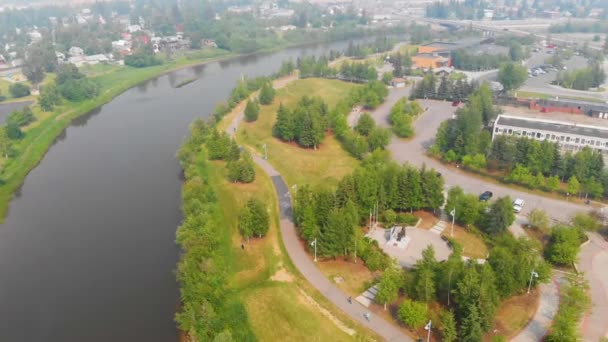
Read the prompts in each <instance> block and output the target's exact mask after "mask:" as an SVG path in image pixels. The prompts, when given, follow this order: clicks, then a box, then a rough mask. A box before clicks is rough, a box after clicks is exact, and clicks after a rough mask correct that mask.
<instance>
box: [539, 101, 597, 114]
mask: <svg viewBox="0 0 608 342" xmlns="http://www.w3.org/2000/svg"><path fill="white" fill-rule="evenodd" d="M536 103H537V104H539V105H541V106H556V107H557V106H563V107H576V108H579V109H581V110H592V111H597V112H608V104H604V103H599V102H588V101H581V100H571V99H559V100H555V99H539V100H536Z"/></svg>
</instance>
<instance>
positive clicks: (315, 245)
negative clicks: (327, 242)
mask: <svg viewBox="0 0 608 342" xmlns="http://www.w3.org/2000/svg"><path fill="white" fill-rule="evenodd" d="M310 244H311V245H312V246H314V247H315V259H314V262H317V239H316V238H315V239H314V240H313V241H312V242H311V243H310Z"/></svg>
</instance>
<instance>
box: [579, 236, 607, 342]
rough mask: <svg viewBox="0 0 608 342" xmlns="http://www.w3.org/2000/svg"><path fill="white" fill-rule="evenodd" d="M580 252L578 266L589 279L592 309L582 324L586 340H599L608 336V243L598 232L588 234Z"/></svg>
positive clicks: (594, 341)
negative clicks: (607, 270)
mask: <svg viewBox="0 0 608 342" xmlns="http://www.w3.org/2000/svg"><path fill="white" fill-rule="evenodd" d="M587 236H588V237H589V242H588V243H586V244H585V245H584V246H583V248H582V250H581V253H580V254H579V262H578V267H579V270H580V271H582V272H584V274H585V278H587V280H588V281H589V287H590V293H591V309H590V312H588V313H587V315H586V316H585V319H584V320H583V322H582V324H581V328H582V333H583V339H584V341H593V342H596V341H599V339H600V337H602V336H604V337H608V325H607V324H606V322H608V272H606V266H607V265H608V243H607V242H606V241H605V240H604V239H603V238H602V237H601V236H599V235H598V234H595V233H590V234H587Z"/></svg>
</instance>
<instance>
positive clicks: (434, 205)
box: [421, 168, 445, 211]
mask: <svg viewBox="0 0 608 342" xmlns="http://www.w3.org/2000/svg"><path fill="white" fill-rule="evenodd" d="M421 178H422V184H421V185H422V207H424V208H429V209H433V211H435V209H439V208H441V206H442V205H443V203H444V201H445V199H444V197H443V186H444V181H443V177H441V176H440V175H439V174H438V173H437V171H435V170H434V169H431V170H428V171H426V170H425V169H424V168H423V169H422V171H421Z"/></svg>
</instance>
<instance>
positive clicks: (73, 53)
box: [68, 46, 84, 57]
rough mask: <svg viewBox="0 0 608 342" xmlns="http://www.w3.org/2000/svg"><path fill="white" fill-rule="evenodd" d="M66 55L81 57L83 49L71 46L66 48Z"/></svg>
mask: <svg viewBox="0 0 608 342" xmlns="http://www.w3.org/2000/svg"><path fill="white" fill-rule="evenodd" d="M68 55H69V56H70V57H82V56H84V50H83V49H82V48H79V47H78V46H72V47H71V48H70V49H69V50H68Z"/></svg>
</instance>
